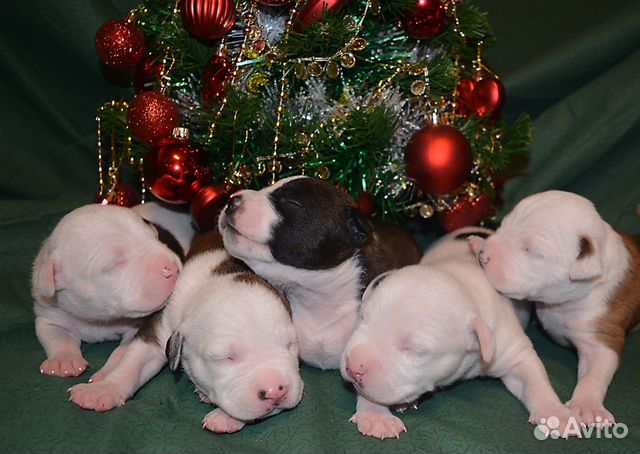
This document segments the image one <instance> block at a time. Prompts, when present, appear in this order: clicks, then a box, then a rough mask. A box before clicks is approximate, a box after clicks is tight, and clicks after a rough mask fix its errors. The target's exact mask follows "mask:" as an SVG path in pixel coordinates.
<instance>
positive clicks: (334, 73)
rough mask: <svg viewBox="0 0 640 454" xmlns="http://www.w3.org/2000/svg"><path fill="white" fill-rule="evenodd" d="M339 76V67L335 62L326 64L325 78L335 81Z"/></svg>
mask: <svg viewBox="0 0 640 454" xmlns="http://www.w3.org/2000/svg"><path fill="white" fill-rule="evenodd" d="M339 75H340V67H339V66H338V64H337V63H336V62H335V61H333V60H331V61H330V62H329V63H327V76H329V78H331V79H335V78H336V77H338V76H339Z"/></svg>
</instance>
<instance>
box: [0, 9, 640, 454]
mask: <svg viewBox="0 0 640 454" xmlns="http://www.w3.org/2000/svg"><path fill="white" fill-rule="evenodd" d="M477 3H478V4H479V6H480V7H482V8H484V9H485V10H487V11H488V13H489V19H490V21H491V23H492V25H493V27H494V29H495V31H496V33H497V35H498V38H499V40H500V42H499V46H498V47H497V48H494V49H493V50H491V51H489V52H488V54H487V59H488V61H489V63H490V64H491V67H492V68H493V69H494V71H495V72H497V73H498V74H500V75H501V76H502V77H503V80H504V83H505V85H506V87H507V93H508V97H509V101H508V105H507V114H508V115H510V116H515V115H517V114H519V113H520V112H522V111H528V112H530V113H531V115H532V116H533V118H534V119H535V124H534V125H535V141H534V143H533V146H532V153H531V159H530V162H529V165H528V167H527V169H526V171H525V172H524V173H522V174H521V175H520V176H518V177H517V178H514V179H512V180H511V182H510V183H509V184H508V185H507V187H506V192H505V199H506V207H507V209H508V208H509V207H512V206H513V205H514V204H515V203H516V202H517V201H518V200H519V199H520V198H522V197H523V196H525V195H528V194H530V193H533V192H537V191H541V190H545V189H549V188H558V189H565V190H571V191H575V192H578V193H580V194H583V195H585V196H587V197H588V198H590V199H591V200H593V201H594V202H595V203H596V205H597V207H598V209H599V210H600V212H601V213H602V215H603V216H604V217H605V218H606V219H607V220H608V221H609V222H610V223H611V224H612V225H614V226H615V227H618V228H622V229H624V230H626V231H629V232H631V233H639V232H640V221H639V220H638V218H637V216H636V214H635V206H636V204H637V203H638V202H640V184H638V181H639V178H640V154H639V153H640V121H639V119H640V108H638V100H639V99H640V78H639V77H638V71H639V70H640V50H639V49H640V27H639V26H638V24H640V4H639V3H638V1H637V0H626V1H623V0H618V1H616V2H609V3H605V2H596V1H594V0H587V1H579V0H565V1H563V2H556V1H551V0H539V1H535V2H534V1H518V2H515V1H512V2H507V1H504V0H503V1H498V0H482V1H478V2H477ZM135 4H136V2H135V1H134V0H91V1H83V2H43V1H35V0H24V1H20V2H18V1H10V2H4V4H3V12H4V14H3V17H2V22H3V24H2V27H1V28H0V36H1V38H2V39H1V40H0V56H1V59H2V60H1V61H2V68H1V69H0V90H1V91H2V98H1V99H2V109H1V110H0V120H1V121H0V150H1V152H0V258H1V260H0V273H1V276H2V283H1V284H0V310H1V316H0V346H1V349H0V363H1V364H2V365H3V372H2V374H0V452H96V453H99V452H114V453H115V452H180V453H183V452H327V453H330V452H331V453H332V452H350V453H351V452H425V451H430V452H432V451H436V452H562V453H568V452H633V451H635V452H637V451H638V450H639V449H640V432H639V428H640V378H639V377H640V335H638V334H632V335H630V337H629V340H628V343H627V346H626V348H625V351H624V355H623V360H622V365H621V367H620V370H619V371H618V373H617V375H616V376H615V378H614V380H613V383H612V385H611V387H610V389H609V393H608V395H607V399H606V402H605V403H606V405H607V407H608V408H609V409H610V410H611V411H612V412H613V413H614V414H615V415H616V417H617V420H618V421H619V422H621V423H624V424H626V425H627V427H628V434H627V436H626V438H624V439H616V438H600V439H588V440H587V439H582V440H576V439H572V440H569V441H563V440H545V441H539V440H537V439H536V438H535V437H534V436H533V427H532V426H530V425H529V424H527V422H526V421H527V416H528V415H527V412H526V410H525V409H524V407H523V406H522V405H521V404H520V403H519V402H518V401H517V400H516V399H515V398H514V397H513V396H512V395H511V394H509V392H508V391H507V390H506V389H505V387H504V386H503V385H502V384H501V383H500V382H499V381H497V380H493V379H479V380H472V381H469V382H464V383H458V384H456V385H454V386H452V387H450V388H447V389H444V390H441V391H438V392H436V393H434V394H432V395H429V396H426V398H425V400H424V401H423V402H422V404H421V405H420V407H419V408H418V409H417V410H410V411H407V412H405V413H404V415H403V416H402V418H403V420H404V422H405V424H406V426H407V428H408V432H407V433H406V434H403V435H402V436H401V438H400V440H385V441H379V440H375V439H371V438H365V437H362V436H361V435H359V434H358V432H357V430H356V427H355V425H353V424H351V423H349V422H348V419H349V417H350V416H351V415H352V413H353V411H354V408H355V395H354V393H353V392H352V391H351V390H350V389H349V388H348V387H347V386H346V385H345V384H344V383H343V381H342V380H341V379H340V376H339V374H338V373H337V372H335V371H320V370H317V369H313V368H310V367H303V368H302V376H303V379H304V382H305V395H304V398H303V400H302V402H301V404H300V405H299V406H298V407H297V408H295V409H294V410H292V411H289V412H286V413H284V414H281V415H278V416H276V417H273V418H271V419H268V420H266V421H263V422H260V423H257V424H254V425H250V426H248V427H246V428H245V429H243V430H242V431H241V432H240V433H238V434H234V435H224V436H220V435H214V434H212V433H210V432H208V431H205V430H203V429H202V428H201V420H202V417H203V416H204V415H205V414H206V413H207V412H209V411H210V410H211V406H208V405H205V404H201V403H200V402H199V399H198V398H197V396H196V395H195V394H194V393H193V386H192V384H191V383H190V382H189V380H188V379H187V378H186V377H182V378H179V377H176V376H174V375H172V374H170V373H169V371H168V370H167V369H164V370H163V371H162V372H161V373H160V374H159V375H158V376H156V377H155V378H154V379H153V380H151V381H150V382H149V383H148V384H147V385H146V386H145V387H143V388H142V389H141V390H140V391H139V392H138V393H137V394H136V395H135V397H134V398H133V399H132V400H131V401H129V402H128V403H127V404H126V405H125V406H124V407H122V408H118V409H116V410H113V411H111V412H108V413H105V414H98V413H94V412H91V411H86V410H82V409H80V408H79V407H76V406H75V405H73V404H71V403H69V402H68V401H67V398H68V396H67V393H66V389H67V388H68V387H69V386H71V385H73V384H75V383H80V382H82V381H84V380H86V379H87V377H86V376H85V377H80V378H77V379H61V378H54V377H44V376H41V375H40V374H39V371H38V366H39V364H40V362H41V361H42V360H43V359H44V351H43V350H42V348H41V347H40V345H39V344H38V341H37V339H36V337H35V334H34V327H33V313H32V301H31V297H30V290H29V287H30V281H29V279H30V267H31V263H32V261H33V258H34V257H35V254H36V252H37V250H38V248H39V246H40V244H41V242H42V240H43V239H44V238H45V237H46V236H47V234H48V233H49V232H50V230H51V229H52V228H53V226H54V225H55V223H56V222H57V221H58V220H59V219H60V218H61V217H62V216H63V215H64V214H65V213H67V212H68V211H70V210H71V209H73V208H75V207H77V206H79V205H82V204H85V203H89V202H90V201H91V200H92V198H93V194H94V192H95V190H96V189H97V163H96V147H95V122H94V117H95V109H96V107H97V106H98V105H99V104H101V103H102V102H104V101H107V100H110V99H112V98H119V97H121V96H124V94H125V92H124V89H120V88H117V87H114V86H111V85H109V84H108V82H106V81H105V79H104V78H103V77H102V75H101V73H100V68H99V66H98V63H97V58H96V55H95V51H94V49H93V38H94V34H95V31H96V29H97V28H98V26H99V25H100V24H101V23H103V22H104V21H106V20H107V19H110V18H114V17H122V16H123V15H124V14H125V13H126V11H128V10H129V9H130V8H131V7H133V6H135ZM431 227H432V225H431V224H430V223H426V224H425V225H424V226H422V227H421V228H420V230H421V231H420V232H419V233H418V234H419V235H420V239H421V240H422V241H423V243H425V244H426V242H428V240H429V238H432V237H433V234H430V233H429V229H430V228H431ZM528 333H529V334H530V336H531V337H532V339H533V341H534V344H535V346H536V349H537V350H538V351H539V353H540V356H541V358H542V360H543V362H544V363H545V365H546V366H547V368H548V371H549V375H550V378H551V381H552V384H553V385H554V387H555V388H556V390H557V392H558V394H559V395H560V397H561V399H564V400H566V399H568V398H569V397H570V395H571V391H572V390H573V387H574V386H575V383H576V377H575V376H576V368H577V359H576V355H575V353H574V352H572V351H570V350H567V349H564V348H561V347H559V346H557V345H555V344H554V343H553V342H551V341H550V340H549V339H548V338H547V337H546V336H545V335H544V334H543V333H542V332H541V331H540V330H539V329H538V327H537V326H532V327H530V328H529V330H528ZM115 345H116V344H115V343H103V344H94V345H84V346H83V354H84V355H85V357H86V358H87V359H88V361H89V362H90V365H91V371H95V370H97V369H98V368H99V367H100V366H101V365H102V364H103V363H104V362H105V360H106V359H107V357H108V355H109V353H110V351H111V350H112V349H113V348H114V347H115Z"/></svg>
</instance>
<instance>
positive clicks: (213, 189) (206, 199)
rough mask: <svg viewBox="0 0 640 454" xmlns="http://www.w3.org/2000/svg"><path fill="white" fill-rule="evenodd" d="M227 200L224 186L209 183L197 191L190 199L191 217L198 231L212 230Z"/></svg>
mask: <svg viewBox="0 0 640 454" xmlns="http://www.w3.org/2000/svg"><path fill="white" fill-rule="evenodd" d="M227 200H229V192H228V191H227V190H226V189H225V187H224V186H222V185H218V184H210V185H207V186H205V187H203V188H202V189H200V190H199V191H198V193H197V194H196V195H195V196H194V197H193V200H191V207H190V210H191V219H192V220H193V223H194V224H195V226H196V228H197V229H198V231H199V232H206V231H208V230H213V229H214V228H215V227H216V226H217V224H218V215H219V214H220V210H221V209H222V208H223V207H224V206H225V204H226V203H227Z"/></svg>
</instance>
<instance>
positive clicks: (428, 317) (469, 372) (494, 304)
mask: <svg viewBox="0 0 640 454" xmlns="http://www.w3.org/2000/svg"><path fill="white" fill-rule="evenodd" d="M467 233H468V230H467ZM459 234H460V232H452V233H451V234H449V235H448V236H446V237H445V238H444V239H443V240H441V241H440V242H439V243H438V244H437V245H436V246H435V247H434V248H433V249H432V250H430V251H427V253H426V254H425V257H424V259H423V263H422V264H420V265H414V266H408V267H405V268H402V269H399V270H395V271H391V272H389V273H385V274H382V275H381V276H379V277H378V278H376V279H375V280H374V281H373V282H371V283H370V284H369V286H368V287H367V289H366V291H365V293H364V295H363V302H362V307H361V311H360V321H359V323H358V326H357V328H356V329H355V331H354V333H353V334H352V336H351V338H350V339H349V342H348V343H347V346H346V348H345V351H344V354H343V356H342V361H341V368H340V371H341V373H342V376H343V377H344V378H345V379H346V380H348V381H350V382H351V383H353V384H354V386H355V388H356V390H357V392H358V394H359V396H358V402H357V411H356V413H355V414H354V415H353V417H352V418H351V421H352V422H354V423H356V424H357V425H358V430H359V431H360V432H361V433H362V434H363V435H368V436H373V437H377V438H381V439H384V438H387V437H398V436H399V434H400V433H401V432H402V431H406V428H405V426H404V424H403V423H402V421H401V420H400V419H399V418H398V417H396V416H394V415H392V414H391V413H390V412H389V409H388V408H387V407H389V406H394V407H400V408H404V407H407V406H410V405H412V404H413V403H414V402H415V401H416V400H417V399H418V398H419V397H420V396H421V395H422V394H424V393H426V392H429V391H433V390H434V389H436V388H438V387H442V386H445V385H448V384H450V383H452V382H454V381H456V380H462V379H469V378H473V377H478V376H491V377H498V378H500V379H501V380H502V381H503V383H504V384H505V386H506V387H507V389H509V391H511V393H512V394H514V395H515V396H516V397H517V398H518V399H520V400H521V401H522V402H523V403H524V405H525V406H526V407H527V409H528V410H529V412H530V417H529V421H530V422H532V423H535V422H539V421H540V420H541V418H546V417H550V416H557V417H558V418H560V421H561V427H560V430H561V431H564V427H565V426H566V424H567V422H568V419H569V416H570V412H569V410H568V409H567V408H566V407H565V406H564V405H563V404H562V403H561V402H560V400H559V399H558V397H557V396H556V393H555V392H554V391H553V389H552V387H551V384H550V383H549V379H548V377H547V373H546V371H545V369H544V366H543V365H542V362H541V361H540V359H539V358H538V355H537V354H536V352H535V351H534V349H533V346H532V344H531V341H530V340H529V338H528V337H527V336H526V335H525V333H524V331H523V329H522V327H521V325H520V323H519V321H518V319H517V317H516V314H515V311H514V309H513V307H512V306H511V304H510V302H509V301H508V300H507V299H506V298H504V297H502V296H500V295H499V294H498V293H497V292H496V291H495V290H494V289H493V287H492V286H491V284H489V282H488V281H487V279H486V278H485V276H484V274H483V272H482V269H481V268H480V267H479V266H478V264H477V263H476V262H475V261H474V260H473V254H472V252H471V251H470V249H469V248H468V244H467V243H466V238H464V239H462V240H460V239H459V238H458V239H456V236H458V235H459ZM465 235H466V233H465ZM461 244H462V245H464V246H466V247H464V246H463V247H461ZM431 254H432V255H433V257H431ZM561 433H562V432H561Z"/></svg>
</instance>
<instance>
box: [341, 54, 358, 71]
mask: <svg viewBox="0 0 640 454" xmlns="http://www.w3.org/2000/svg"><path fill="white" fill-rule="evenodd" d="M340 64H341V65H342V66H344V67H345V68H353V67H354V66H355V65H356V57H355V56H354V55H353V54H352V53H351V52H347V53H346V54H342V55H341V56H340Z"/></svg>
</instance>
